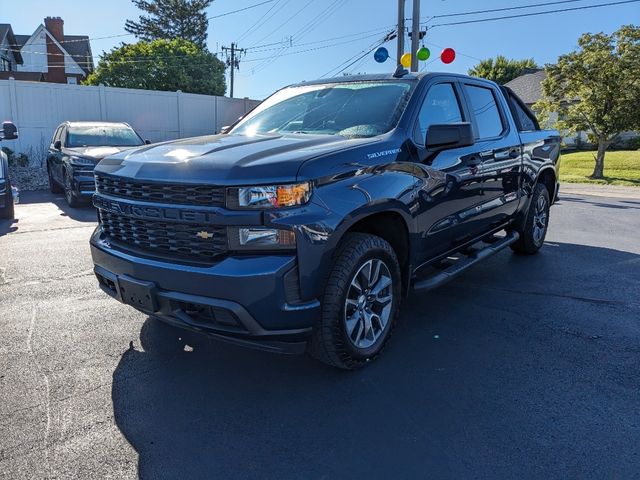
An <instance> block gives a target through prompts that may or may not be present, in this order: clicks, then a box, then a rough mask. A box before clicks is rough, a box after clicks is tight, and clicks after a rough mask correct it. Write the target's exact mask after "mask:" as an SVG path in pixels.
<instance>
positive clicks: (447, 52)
mask: <svg viewBox="0 0 640 480" xmlns="http://www.w3.org/2000/svg"><path fill="white" fill-rule="evenodd" d="M455 59H456V51H455V50H454V49H453V48H445V49H444V50H442V53H441V54H440V60H442V63H451V62H453V61H454V60H455Z"/></svg>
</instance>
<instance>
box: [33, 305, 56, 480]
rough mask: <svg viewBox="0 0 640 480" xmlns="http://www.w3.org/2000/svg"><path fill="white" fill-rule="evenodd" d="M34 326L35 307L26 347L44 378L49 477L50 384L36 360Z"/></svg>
mask: <svg viewBox="0 0 640 480" xmlns="http://www.w3.org/2000/svg"><path fill="white" fill-rule="evenodd" d="M35 327H36V308H35V307H34V308H33V311H32V313H31V323H30V324H29V333H28V334H27V349H28V352H29V357H30V358H31V361H32V362H33V364H34V365H35V367H36V370H38V373H39V374H40V375H41V376H42V378H43V380H44V386H45V399H44V406H45V413H46V416H47V424H46V426H45V430H44V438H43V443H44V459H45V463H46V467H47V473H48V475H47V476H48V477H49V478H51V463H50V461H49V432H50V431H51V386H50V384H49V377H48V376H47V374H46V373H45V371H44V369H43V368H42V365H40V362H39V361H38V357H37V356H36V354H35V352H34V351H33V332H34V330H35Z"/></svg>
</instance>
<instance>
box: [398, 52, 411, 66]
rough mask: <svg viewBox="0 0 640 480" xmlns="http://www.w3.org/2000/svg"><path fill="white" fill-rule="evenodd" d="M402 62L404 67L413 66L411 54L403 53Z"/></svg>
mask: <svg viewBox="0 0 640 480" xmlns="http://www.w3.org/2000/svg"><path fill="white" fill-rule="evenodd" d="M400 63H401V64H402V66H403V67H405V68H409V67H410V66H411V54H410V53H405V54H404V55H402V57H400Z"/></svg>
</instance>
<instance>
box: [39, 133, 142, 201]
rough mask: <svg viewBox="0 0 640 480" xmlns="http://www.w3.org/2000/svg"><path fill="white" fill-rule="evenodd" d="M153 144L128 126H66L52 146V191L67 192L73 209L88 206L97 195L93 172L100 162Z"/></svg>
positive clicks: (49, 159) (48, 162)
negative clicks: (92, 197)
mask: <svg viewBox="0 0 640 480" xmlns="http://www.w3.org/2000/svg"><path fill="white" fill-rule="evenodd" d="M149 143H151V142H149V141H148V140H146V141H145V140H143V139H142V137H141V136H140V135H138V133H137V132H136V131H135V130H134V129H133V128H132V127H131V126H130V125H129V124H127V123H121V122H63V123H62V124H60V126H58V128H57V129H56V131H55V133H54V134H53V138H52V140H51V145H50V146H49V153H48V156H47V172H48V174H49V188H50V189H51V191H52V192H53V193H61V192H64V196H65V199H66V200H67V203H68V204H69V206H70V207H79V206H81V205H82V204H85V203H88V202H89V201H90V200H91V196H92V195H93V194H94V192H95V185H94V180H93V169H94V168H95V166H96V164H97V163H98V162H99V161H100V160H102V159H103V158H104V157H106V156H109V155H113V154H114V153H118V152H121V151H123V150H127V149H131V148H135V147H139V146H141V145H145V144H149Z"/></svg>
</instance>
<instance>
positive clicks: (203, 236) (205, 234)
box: [196, 230, 213, 240]
mask: <svg viewBox="0 0 640 480" xmlns="http://www.w3.org/2000/svg"><path fill="white" fill-rule="evenodd" d="M196 237H200V238H201V239H203V240H208V239H210V238H213V233H209V232H205V231H204V230H203V231H202V232H198V233H196Z"/></svg>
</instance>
